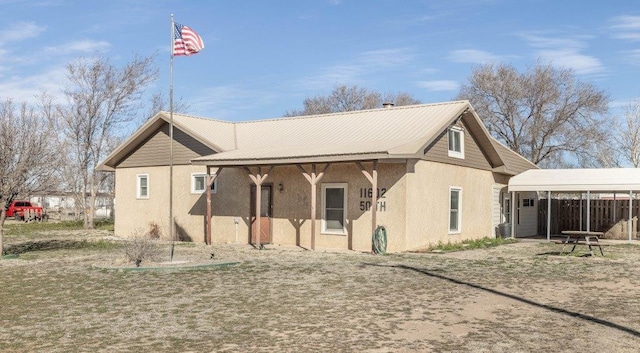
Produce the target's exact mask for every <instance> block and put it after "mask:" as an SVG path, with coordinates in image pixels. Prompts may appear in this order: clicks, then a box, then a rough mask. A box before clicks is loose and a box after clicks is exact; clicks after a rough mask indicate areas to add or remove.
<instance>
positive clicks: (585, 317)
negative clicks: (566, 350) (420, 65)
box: [364, 263, 640, 337]
mask: <svg viewBox="0 0 640 353" xmlns="http://www.w3.org/2000/svg"><path fill="white" fill-rule="evenodd" d="M364 265H366V266H379V267H393V268H400V269H404V270H410V271H414V272H418V273H421V274H424V275H426V276H429V277H433V278H438V279H441V280H444V281H448V282H452V283H455V284H458V285H463V286H467V287H471V288H474V289H479V290H482V291H485V292H489V293H491V294H495V295H499V296H502V297H506V298H509V299H513V300H516V301H519V302H521V303H525V304H528V305H532V306H535V307H537V308H541V309H545V310H549V311H551V312H554V313H558V314H562V315H567V316H570V317H573V318H577V319H581V320H585V321H588V322H592V323H596V324H600V325H602V326H606V327H609V328H612V329H615V330H619V331H622V332H626V333H628V334H630V335H632V336H635V337H640V332H639V331H636V330H634V329H632V328H630V327H626V326H622V325H619V324H616V323H615V322H611V321H607V320H603V319H600V318H597V317H595V316H591V315H586V314H582V313H579V312H575V311H571V310H567V309H563V308H559V307H555V306H552V305H548V304H543V303H538V302H535V301H533V300H530V299H527V298H523V297H520V296H517V295H513V294H509V293H505V292H501V291H499V290H495V289H491V288H487V287H483V286H481V285H478V284H474V283H470V282H465V281H462V280H458V279H455V278H451V277H447V276H444V275H442V274H438V273H435V271H430V270H425V269H421V268H417V267H412V266H407V265H381V264H375V263H364Z"/></svg>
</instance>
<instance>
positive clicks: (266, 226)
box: [251, 185, 273, 244]
mask: <svg viewBox="0 0 640 353" xmlns="http://www.w3.org/2000/svg"><path fill="white" fill-rule="evenodd" d="M272 209H273V198H272V186H271V185H262V188H261V190H260V217H258V219H257V220H256V186H255V185H252V186H251V244H255V240H256V228H257V227H256V225H257V222H260V244H271V211H272Z"/></svg>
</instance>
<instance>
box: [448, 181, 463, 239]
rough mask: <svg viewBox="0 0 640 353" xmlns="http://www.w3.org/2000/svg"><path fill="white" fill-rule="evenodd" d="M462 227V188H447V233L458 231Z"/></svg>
mask: <svg viewBox="0 0 640 353" xmlns="http://www.w3.org/2000/svg"><path fill="white" fill-rule="evenodd" d="M461 229H462V188H459V187H450V188H449V234H457V233H460V231H461Z"/></svg>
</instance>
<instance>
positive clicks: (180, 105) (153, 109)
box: [139, 91, 191, 125]
mask: <svg viewBox="0 0 640 353" xmlns="http://www.w3.org/2000/svg"><path fill="white" fill-rule="evenodd" d="M149 103H150V105H149V109H148V110H146V111H145V112H144V113H143V115H142V116H141V118H140V119H139V123H140V124H143V123H144V122H145V121H147V120H148V119H149V118H151V117H153V116H154V115H156V113H158V112H159V111H161V110H164V111H169V109H171V107H170V106H169V99H167V97H166V96H165V95H164V94H163V93H162V92H161V91H159V92H156V93H154V94H153V95H152V96H151V99H150V102H149ZM189 109H191V104H189V103H188V102H186V101H185V100H183V99H182V97H181V98H180V99H178V100H177V101H176V100H175V99H174V102H173V111H174V112H177V113H185V112H187V111H189ZM140 124H139V125H140Z"/></svg>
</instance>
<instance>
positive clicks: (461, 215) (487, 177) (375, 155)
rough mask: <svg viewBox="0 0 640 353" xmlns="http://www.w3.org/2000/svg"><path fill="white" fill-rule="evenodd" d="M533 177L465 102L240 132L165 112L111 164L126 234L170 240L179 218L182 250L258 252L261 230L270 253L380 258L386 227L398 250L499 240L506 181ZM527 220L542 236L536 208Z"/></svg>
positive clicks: (119, 223) (289, 121)
mask: <svg viewBox="0 0 640 353" xmlns="http://www.w3.org/2000/svg"><path fill="white" fill-rule="evenodd" d="M171 116H172V118H171ZM171 121H172V122H173V126H174V133H173V136H174V138H173V140H174V143H173V147H172V149H173V163H172V167H169V165H170V158H169V156H170V137H169V136H170V122H171ZM533 168H536V166H535V165H534V164H532V163H531V162H529V161H527V160H526V159H524V158H523V157H521V156H520V155H518V154H516V153H515V152H513V151H511V150H509V149H508V148H507V147H505V146H503V145H502V144H500V143H499V142H498V141H496V140H495V139H493V138H492V137H491V136H490V135H489V133H488V131H487V130H486V128H485V127H484V125H483V124H482V122H481V120H480V117H478V115H477V114H476V113H475V111H474V110H473V107H471V105H470V104H469V102H468V101H455V102H445V103H438V104H424V105H414V106H400V107H387V108H381V109H372V110H363V111H353V112H345V113H335V114H324V115H315V116H303V117H295V118H279V119H270V120H258V121H247V122H237V123H234V122H226V121H220V120H210V119H203V118H198V117H192V116H187V115H180V114H173V115H171V114H169V113H167V112H159V113H158V114H156V115H155V116H154V117H153V118H151V119H150V120H148V121H147V122H146V123H145V124H144V125H143V126H141V127H140V128H139V129H138V130H137V131H136V132H135V133H134V134H133V135H132V136H131V137H129V138H128V139H127V140H126V141H124V142H123V143H122V144H121V145H120V146H118V148H117V149H116V150H115V151H114V152H113V153H111V154H110V155H109V156H108V157H107V158H106V160H105V161H103V163H102V164H101V165H100V169H102V170H111V171H114V172H115V179H116V202H117V205H118V206H117V208H116V211H115V232H116V234H117V235H121V236H127V235H131V234H134V233H136V232H141V231H146V230H147V229H149V227H150V226H151V225H152V224H155V225H157V226H159V227H160V229H162V232H163V234H165V235H166V234H169V231H170V223H169V219H170V217H169V214H170V213H172V214H173V219H174V225H175V229H176V233H177V234H178V235H179V236H180V238H181V239H184V240H192V241H198V242H206V243H212V242H213V243H216V242H232V243H256V241H257V239H256V235H257V234H260V238H259V239H260V241H261V243H273V244H282V245H297V246H301V247H305V248H311V249H316V248H331V249H352V250H359V251H370V250H371V237H372V233H373V232H374V230H375V229H376V227H377V226H379V225H383V226H384V227H385V228H386V231H387V236H388V247H387V251H389V252H402V251H408V250H414V249H419V248H424V247H426V246H428V245H430V244H436V243H438V242H445V243H446V242H459V241H462V240H465V239H473V238H482V237H486V236H495V234H496V227H497V226H498V224H500V223H503V222H509V221H511V213H512V212H513V211H512V207H511V206H510V205H511V204H510V194H509V193H508V192H506V186H507V183H508V181H509V179H510V178H511V177H512V176H514V175H517V174H519V173H521V172H523V171H525V170H528V169H533ZM170 174H172V175H170ZM170 179H173V184H172V185H170ZM170 188H172V189H173V195H172V197H171V199H170V194H171V193H170V192H169V190H170ZM532 195H535V193H533V194H532ZM525 196H526V195H525ZM519 197H520V196H519ZM523 199H527V200H529V201H527V202H534V203H535V201H531V200H533V199H534V196H530V198H527V197H523V198H519V200H518V205H520V202H523V201H522V200H523ZM169 204H173V209H172V210H170V207H169ZM505 205H506V207H505ZM518 212H519V211H518ZM256 214H259V217H257V221H256V217H255V215H256ZM518 216H519V217H517V218H518V221H520V222H522V223H523V227H524V229H520V231H519V232H518V234H525V233H527V232H530V231H531V230H527V229H526V223H527V222H528V221H527V222H524V221H526V220H527V217H528V215H526V214H519V215H518ZM514 218H515V217H514ZM529 223H532V224H533V225H534V227H533V232H535V223H536V215H535V212H534V213H533V218H532V219H531V220H530V222H529ZM516 226H519V225H516Z"/></svg>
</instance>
